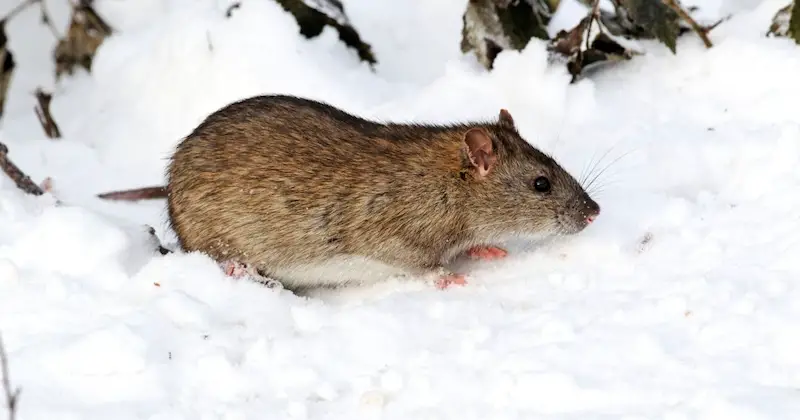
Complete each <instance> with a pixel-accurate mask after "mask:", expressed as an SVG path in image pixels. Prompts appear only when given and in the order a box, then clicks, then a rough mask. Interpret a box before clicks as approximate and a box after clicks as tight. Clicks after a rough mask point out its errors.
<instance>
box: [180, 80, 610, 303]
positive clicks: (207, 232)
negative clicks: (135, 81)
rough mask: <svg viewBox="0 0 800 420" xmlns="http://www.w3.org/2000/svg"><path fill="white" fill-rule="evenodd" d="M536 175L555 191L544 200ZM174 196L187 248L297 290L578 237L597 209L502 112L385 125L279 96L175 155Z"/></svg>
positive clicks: (252, 101)
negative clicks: (516, 244)
mask: <svg viewBox="0 0 800 420" xmlns="http://www.w3.org/2000/svg"><path fill="white" fill-rule="evenodd" d="M474 128H478V129H480V131H479V132H480V133H485V134H486V136H484V138H486V139H487V140H486V142H487V143H486V144H485V145H484V146H486V147H488V149H486V150H491V153H490V155H491V158H492V159H493V160H492V161H487V166H486V167H489V163H491V167H490V170H489V171H488V174H482V172H483V171H480V170H479V169H478V168H476V165H475V159H476V156H477V159H478V161H479V163H481V164H482V163H483V161H481V160H480V158H481V156H483V157H484V158H486V156H487V155H486V154H484V153H483V152H485V150H478V151H475V150H471V149H470V147H472V146H467V144H466V142H465V136H466V133H467V132H469V131H470V130H471V129H474ZM489 139H490V141H489ZM471 159H472V160H471ZM539 176H547V177H548V178H549V179H550V183H551V184H552V190H551V191H550V192H548V193H540V192H537V191H535V189H534V188H533V180H534V179H536V178H537V177H539ZM167 188H168V205H169V216H170V221H171V224H172V227H173V229H174V230H175V232H176V233H177V235H178V238H179V240H180V243H181V246H182V247H183V248H184V249H185V250H187V251H202V252H204V253H207V254H208V255H210V256H211V257H212V258H214V259H215V260H217V261H220V262H221V261H226V260H233V261H238V262H241V263H245V264H248V265H250V266H253V267H256V268H257V269H258V270H259V271H260V272H262V273H263V274H265V275H266V276H269V277H271V278H273V279H276V280H279V281H280V282H281V283H282V284H283V285H284V287H286V288H289V289H292V288H305V287H314V286H325V285H338V284H345V283H350V282H360V283H368V282H375V281H380V280H381V279H385V278H387V277H388V276H389V275H394V274H412V275H414V274H424V273H427V272H430V271H432V270H435V269H437V268H438V267H441V265H442V264H444V263H446V262H448V261H449V260H451V259H452V258H453V257H455V256H456V255H458V254H459V253H461V252H462V251H464V250H466V249H467V248H469V247H471V246H475V245H480V244H486V243H489V242H492V241H496V240H500V239H503V238H507V237H509V236H515V235H538V234H543V233H544V234H552V233H562V234H570V233H576V232H579V231H580V230H582V229H583V228H584V227H585V226H586V224H587V222H586V218H587V217H588V216H590V215H591V216H593V215H595V214H597V212H598V211H599V207H598V206H597V204H596V203H595V202H594V201H592V200H591V199H590V198H589V196H588V195H587V194H586V192H585V191H584V190H583V188H582V187H581V186H580V185H579V183H578V182H577V181H576V180H575V179H574V178H573V177H572V176H571V175H569V174H568V173H567V172H566V171H565V170H564V169H562V168H561V167H560V166H559V165H558V164H557V163H556V162H555V161H554V160H553V159H551V158H550V157H548V156H547V155H545V154H544V153H542V152H540V151H538V150H537V149H535V148H534V147H533V146H531V145H530V144H529V143H527V142H526V141H525V140H523V139H522V138H521V137H520V136H519V133H518V132H517V130H516V128H515V127H514V124H513V120H512V119H511V116H510V115H509V114H508V113H507V112H505V111H503V112H501V115H500V118H499V119H498V120H497V121H495V122H476V123H465V124H452V125H421V124H380V123H377V122H372V121H367V120H364V119H362V118H359V117H356V116H353V115H351V114H348V113H345V112H343V111H341V110H338V109H336V108H333V107H331V106H329V105H327V104H323V103H320V102H316V101H311V100H307V99H301V98H296V97H291V96H281V95H276V96H259V97H253V98H249V99H245V100H242V101H239V102H236V103H233V104H230V105H228V106H226V107H224V108H222V109H220V110H218V111H216V112H215V113H213V114H211V115H210V116H209V117H208V118H207V119H206V120H205V121H203V122H202V123H201V124H200V125H199V126H198V127H197V128H196V129H195V130H194V131H193V132H192V133H191V134H190V135H189V136H188V137H187V138H186V139H184V140H183V141H182V142H181V143H180V144H179V145H178V147H177V150H176V152H175V154H174V155H173V156H172V159H171V162H170V164H169V168H168V187H167Z"/></svg>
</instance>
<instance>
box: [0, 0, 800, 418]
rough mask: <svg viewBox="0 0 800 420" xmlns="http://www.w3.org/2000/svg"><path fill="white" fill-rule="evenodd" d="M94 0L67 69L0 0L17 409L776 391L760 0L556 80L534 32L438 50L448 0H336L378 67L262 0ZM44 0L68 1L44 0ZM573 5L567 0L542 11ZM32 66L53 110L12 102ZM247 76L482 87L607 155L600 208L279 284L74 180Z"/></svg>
mask: <svg viewBox="0 0 800 420" xmlns="http://www.w3.org/2000/svg"><path fill="white" fill-rule="evenodd" d="M96 3H97V5H98V9H99V12H100V13H101V14H102V15H103V16H106V17H107V19H108V21H109V22H110V24H111V25H112V26H113V27H114V28H116V29H117V30H118V31H117V33H116V34H115V35H114V36H113V37H112V38H110V39H108V40H107V41H106V42H105V43H104V44H103V45H102V47H101V48H100V50H99V52H98V54H97V56H96V61H95V66H94V69H93V72H92V74H91V75H88V74H85V73H79V74H77V75H76V76H74V77H71V78H66V79H64V80H63V81H62V82H61V83H59V84H58V85H56V84H55V83H54V81H53V79H52V76H51V75H52V71H53V66H52V64H51V62H50V51H51V48H52V46H53V45H54V42H55V41H54V39H53V38H52V36H51V34H50V32H49V31H48V29H47V28H46V27H44V26H41V25H39V23H38V19H39V14H38V12H37V11H36V10H35V8H34V9H31V10H28V11H27V12H25V13H23V14H21V15H20V16H19V17H18V18H16V19H15V20H13V21H12V22H10V23H9V24H8V27H7V30H8V33H9V37H10V48H11V49H12V50H13V52H14V54H15V55H16V58H17V61H18V64H19V66H18V69H17V71H16V73H15V75H14V79H13V82H12V87H11V92H10V98H9V101H8V103H7V107H6V113H5V114H4V115H3V118H2V131H0V140H1V141H3V142H4V143H6V144H7V145H8V146H9V148H10V150H11V153H10V156H11V158H12V159H13V160H15V161H16V163H17V164H18V165H19V166H20V167H22V168H23V169H24V170H25V171H27V172H28V173H29V174H30V175H31V177H32V178H33V179H35V180H37V181H39V180H42V179H44V178H45V177H48V176H50V177H52V178H53V180H54V195H55V196H56V197H58V198H59V199H60V200H62V201H63V204H62V205H55V198H54V197H53V196H51V195H46V196H43V197H32V196H26V195H24V194H23V193H22V192H21V191H18V190H17V189H16V188H15V187H14V186H13V184H12V183H11V181H10V180H8V179H7V178H5V177H2V176H0V332H2V335H3V339H4V341H5V344H6V347H7V350H8V353H9V358H10V369H11V380H12V382H13V383H14V384H16V385H18V386H21V387H22V389H23V390H22V396H21V400H20V408H19V416H18V419H20V420H36V419H47V420H60V419H70V420H71V419H81V420H91V419H103V420H106V419H115V420H124V419H151V420H168V419H169V420H172V419H192V420H194V419H226V420H234V419H236V420H238V419H304V418H305V419H348V420H349V419H358V418H386V419H420V420H422V419H487V418H492V419H517V418H520V419H521V418H525V419H580V420H599V419H603V420H606V419H621V420H634V419H637V420H638V419H659V420H689V419H698V420H700V419H704V420H745V419H746V420H761V419H770V420H773V419H774V420H777V419H780V420H783V419H798V418H800V323H798V319H800V304H798V302H800V258H798V256H800V241H798V238H800V213H798V209H800V194H798V192H800V171H798V167H800V117H798V113H797V98H798V94H800V78H798V77H797V75H798V74H800V48H798V47H797V46H795V45H794V44H793V43H792V42H791V41H788V40H785V39H770V38H766V37H764V33H765V32H766V30H767V28H768V26H769V22H770V20H771V18H772V16H773V15H774V13H775V11H777V10H778V9H779V8H780V7H782V6H783V5H784V1H782V0H766V1H756V0H719V1H713V2H712V1H709V2H701V1H696V2H695V3H697V4H699V5H701V6H704V7H705V9H704V13H705V14H706V15H707V16H711V17H712V18H713V17H716V16H722V15H724V14H727V13H735V15H734V17H733V19H732V20H730V21H729V22H727V23H725V24H723V25H721V26H720V27H718V28H717V29H716V30H715V31H714V32H713V33H712V39H713V40H714V42H715V43H716V46H715V47H714V48H713V49H711V50H705V49H704V48H703V47H702V44H701V43H700V41H699V40H698V39H697V38H696V37H693V36H686V37H683V38H681V40H680V41H679V43H678V55H676V56H673V55H671V54H670V53H669V52H668V50H667V49H666V48H664V47H663V46H661V45H659V44H657V43H655V42H647V43H642V44H641V45H642V46H643V47H644V48H645V50H646V51H647V55H646V56H644V57H637V58H636V59H635V60H633V61H631V62H628V63H624V64H622V65H620V66H617V67H615V68H612V69H606V70H604V71H602V72H600V73H598V74H596V75H594V76H593V77H592V78H591V79H586V80H583V81H581V82H580V83H577V84H575V85H568V83H567V82H568V80H569V76H568V75H567V74H566V72H565V70H564V69H563V68H562V67H561V66H557V67H552V66H548V65H547V56H546V54H545V50H544V44H543V43H542V42H538V41H535V40H534V41H532V42H531V44H530V45H529V47H528V48H527V49H526V50H525V51H523V52H521V53H514V52H505V53H503V54H501V56H500V57H499V58H498V61H497V65H496V69H495V70H494V71H493V72H492V73H487V72H485V71H484V70H482V69H481V68H480V67H479V66H478V65H477V64H476V62H475V60H474V59H473V58H472V57H471V56H469V55H462V54H461V53H460V51H459V49H458V45H459V39H460V28H461V13H462V11H463V7H464V0H437V1H435V2H434V1H430V0H407V1H406V2H404V3H402V2H396V1H393V0H348V1H345V2H344V3H345V8H346V10H347V12H348V15H349V17H350V20H351V21H352V23H353V24H354V25H355V27H356V28H358V29H359V31H360V32H361V35H362V36H363V38H364V39H365V40H366V41H367V42H370V43H371V44H372V46H373V48H374V50H375V52H376V55H377V58H378V60H379V64H378V66H377V67H376V69H375V71H374V72H373V71H371V70H370V69H369V68H368V66H366V65H365V64H363V63H360V62H359V61H358V59H357V57H356V55H355V53H354V52H353V51H352V50H349V49H347V48H346V47H345V46H343V45H342V44H341V43H340V42H339V41H338V40H337V36H336V33H335V31H333V30H331V29H327V30H326V31H325V32H324V33H323V34H322V36H321V37H319V38H318V39H314V40H311V41H308V40H305V39H303V38H302V37H300V36H299V35H297V26H296V24H295V23H294V20H293V19H292V18H291V17H290V16H289V15H288V14H286V13H285V12H284V11H283V10H282V9H280V7H279V6H277V5H276V4H274V3H273V2H271V1H251V0H244V1H243V2H242V7H241V8H240V9H237V10H234V11H233V17H232V18H231V19H225V18H224V11H225V10H226V8H227V7H228V5H229V3H228V2H225V1H214V0H128V1H121V0H116V1H112V0H99V1H97V2H96ZM15 4H16V1H12V0H4V1H2V6H0V8H2V11H5V10H9V9H10V8H11V7H13V6H14V5H15ZM47 4H48V7H49V9H50V10H51V12H52V13H53V15H54V18H55V19H54V20H55V22H56V24H57V25H58V26H59V28H65V27H66V24H67V21H68V13H67V12H68V8H67V6H66V2H65V1H63V2H62V1H59V0H48V2H47ZM580 11H581V8H580V7H579V6H578V5H577V4H575V3H571V2H567V1H565V2H564V6H563V7H562V9H560V10H559V12H558V14H557V15H556V17H555V19H554V21H553V25H552V28H551V31H552V32H553V33H555V31H557V30H558V29H560V28H564V27H568V26H570V25H572V24H574V22H576V21H577V15H578V14H579V13H580ZM40 85H41V86H43V87H44V88H45V89H54V90H55V92H56V93H55V98H54V100H53V104H52V111H53V115H54V117H55V119H56V120H57V122H58V123H59V124H60V127H61V130H62V133H63V134H64V137H63V139H60V140H57V141H53V140H49V139H47V138H45V136H44V134H43V132H42V130H41V128H40V127H39V125H38V122H37V121H36V119H35V115H34V113H33V112H32V107H33V105H34V99H33V97H32V95H31V92H32V91H33V90H34V89H35V88H36V86H40ZM268 92H273V93H274V92H283V93H293V94H297V95H302V96H308V97H312V98H317V99H323V100H326V101H329V102H331V103H333V104H336V105H338V106H340V107H342V108H344V109H347V110H349V111H351V112H356V113H360V114H362V115H365V116H369V117H374V118H380V119H384V120H396V121H401V120H406V121H409V120H414V121H449V120H454V119H458V120H464V119H469V118H487V117H494V116H496V115H497V111H498V110H499V109H500V108H501V107H506V108H508V109H509V110H510V111H511V113H512V114H513V115H514V118H515V120H516V121H517V122H518V125H519V127H520V129H521V131H522V132H523V134H524V135H525V136H527V138H528V139H529V140H531V141H532V142H533V143H534V144H536V145H537V146H539V147H541V148H542V149H543V150H546V151H548V152H551V153H553V154H554V155H555V156H556V157H557V158H558V159H559V160H560V161H561V162H563V164H564V165H565V166H566V167H567V168H568V170H570V171H572V172H574V173H576V174H580V173H582V171H587V170H589V169H591V168H594V172H595V173H598V172H599V171H601V170H605V171H604V172H602V175H601V176H600V178H599V181H598V182H599V183H600V184H601V186H602V191H601V192H599V193H598V195H597V199H598V201H599V202H600V204H601V206H602V208H603V213H602V215H601V216H600V217H599V219H598V220H597V222H596V223H595V224H594V225H592V226H591V227H590V228H589V229H588V230H586V231H585V232H584V233H582V234H581V235H578V236H576V237H574V238H570V239H569V240H564V241H561V242H558V243H550V244H544V245H543V246H540V247H538V248H535V247H533V246H532V245H524V246H517V247H515V248H512V251H513V253H512V255H511V256H510V257H509V258H508V260H505V261H500V262H493V263H471V264H468V265H466V266H465V269H467V272H468V274H469V275H470V277H471V278H470V284H469V285H468V286H467V287H464V288H454V289H451V290H448V291H438V290H435V289H433V288H432V287H430V286H427V285H424V284H421V283H413V282H406V283H399V282H390V283H386V284H382V285H379V286H376V287H373V288H369V289H352V290H347V291H343V292H338V293H327V294H318V295H314V296H311V297H298V296H294V295H292V294H290V293H288V292H286V291H272V290H266V289H264V288H263V287H260V286H258V285H255V284H252V283H249V282H246V281H234V280H231V279H227V278H225V277H224V276H223V275H222V273H221V272H220V270H219V269H218V268H217V266H216V265H215V264H214V263H213V262H212V261H211V260H210V259H208V258H206V257H204V256H202V255H199V254H180V253H179V254H173V255H168V256H164V257H162V256H160V255H154V254H153V252H152V251H151V248H152V244H151V243H150V242H149V239H148V235H147V232H146V230H145V229H144V228H143V227H142V225H143V224H149V225H152V226H153V227H154V228H156V231H157V233H158V235H159V236H160V237H162V238H165V240H166V241H167V242H170V241H173V240H174V237H172V236H170V235H171V234H170V232H168V230H167V229H166V226H167V225H166V219H165V216H166V214H165V211H164V203H163V202H148V203H136V204H130V203H126V204H123V203H110V202H103V201H101V200H98V199H96V198H95V197H94V195H95V194H97V193H99V192H104V191H108V190H111V189H118V188H131V187H138V186H145V185H150V184H157V183H161V182H162V181H163V169H164V164H165V158H166V157H167V156H168V154H169V152H170V150H171V148H172V147H173V146H174V145H175V143H176V142H177V141H178V140H179V139H180V138H181V137H182V136H183V135H185V134H187V133H188V131H189V130H191V129H192V128H193V127H194V126H195V125H196V124H197V123H198V122H199V121H200V120H202V118H204V117H205V115H207V114H208V113H209V112H212V111H213V110H215V109H217V108H219V107H221V106H223V105H225V104H226V103H228V102H231V101H233V100H236V99H239V98H242V97H246V96H251V95H255V94H261V93H268ZM645 238H650V239H649V240H645ZM643 242H645V243H644V244H643ZM3 414H4V413H3V411H2V409H0V416H2V415H3Z"/></svg>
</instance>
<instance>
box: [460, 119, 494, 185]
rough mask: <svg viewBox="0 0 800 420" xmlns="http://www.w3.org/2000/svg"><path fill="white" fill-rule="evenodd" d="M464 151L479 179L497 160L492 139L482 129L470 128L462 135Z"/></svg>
mask: <svg viewBox="0 0 800 420" xmlns="http://www.w3.org/2000/svg"><path fill="white" fill-rule="evenodd" d="M464 151H465V152H466V154H467V157H468V158H469V162H470V164H471V165H472V167H473V168H474V170H475V171H476V172H477V173H478V177H479V178H483V177H484V176H486V174H488V173H489V171H491V170H492V168H493V167H494V163H495V161H496V160H497V156H495V154H494V150H493V148H492V139H491V137H489V133H487V132H486V130H485V129H483V128H472V129H470V130H469V131H467V132H466V134H464Z"/></svg>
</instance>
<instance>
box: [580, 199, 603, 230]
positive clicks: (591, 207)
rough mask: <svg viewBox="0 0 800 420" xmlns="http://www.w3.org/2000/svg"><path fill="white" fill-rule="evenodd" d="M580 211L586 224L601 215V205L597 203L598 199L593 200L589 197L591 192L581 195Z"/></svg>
mask: <svg viewBox="0 0 800 420" xmlns="http://www.w3.org/2000/svg"><path fill="white" fill-rule="evenodd" d="M577 207H578V209H580V210H578V212H579V213H580V217H582V218H583V220H584V222H586V224H587V225H588V224H590V223H592V222H594V220H595V219H597V216H599V215H600V205H599V204H597V202H596V201H594V200H592V198H591V197H589V194H587V193H585V192H584V193H583V194H581V197H580V198H579V199H578V206H577Z"/></svg>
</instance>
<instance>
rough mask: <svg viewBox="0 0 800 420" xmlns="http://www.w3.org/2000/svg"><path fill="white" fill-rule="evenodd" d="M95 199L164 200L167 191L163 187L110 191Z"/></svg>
mask: <svg viewBox="0 0 800 420" xmlns="http://www.w3.org/2000/svg"><path fill="white" fill-rule="evenodd" d="M97 197H99V198H102V199H105V200H119V201H139V200H153V199H156V198H166V197H167V189H166V187H164V186H157V187H144V188H135V189H131V190H121V191H111V192H107V193H102V194H97Z"/></svg>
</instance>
